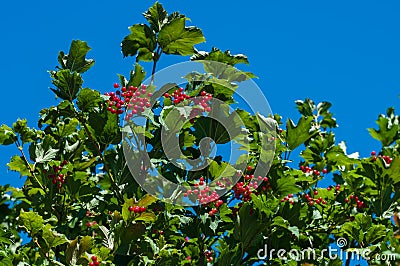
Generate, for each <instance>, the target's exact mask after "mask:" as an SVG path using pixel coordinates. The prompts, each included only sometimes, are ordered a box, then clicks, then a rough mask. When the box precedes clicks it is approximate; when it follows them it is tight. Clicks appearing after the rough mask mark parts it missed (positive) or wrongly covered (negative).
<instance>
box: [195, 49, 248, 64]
mask: <svg viewBox="0 0 400 266" xmlns="http://www.w3.org/2000/svg"><path fill="white" fill-rule="evenodd" d="M190 59H191V60H193V61H196V60H206V61H216V62H221V63H224V64H228V65H231V66H234V65H237V64H246V65H248V64H249V61H248V59H247V56H245V55H243V54H236V55H232V54H231V52H230V51H229V50H226V51H225V52H222V51H221V50H220V49H218V48H216V47H213V48H212V49H211V52H199V51H196V53H195V54H194V55H193V56H192V57H191V58H190Z"/></svg>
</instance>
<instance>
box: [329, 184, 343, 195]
mask: <svg viewBox="0 0 400 266" xmlns="http://www.w3.org/2000/svg"><path fill="white" fill-rule="evenodd" d="M332 188H333V186H329V187H328V188H327V190H328V191H331V190H332ZM340 188H341V186H340V184H337V185H336V186H335V193H337V192H339V190H340Z"/></svg>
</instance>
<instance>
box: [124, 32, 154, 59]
mask: <svg viewBox="0 0 400 266" xmlns="http://www.w3.org/2000/svg"><path fill="white" fill-rule="evenodd" d="M129 30H130V32H131V33H130V34H129V35H127V36H126V37H125V38H124V40H123V41H122V44H121V47H122V54H123V55H124V56H135V55H136V54H137V58H136V61H139V60H142V61H151V60H153V51H154V49H155V48H156V36H155V34H154V32H153V31H152V30H151V29H150V28H149V27H148V26H147V25H145V24H136V25H133V26H131V27H129Z"/></svg>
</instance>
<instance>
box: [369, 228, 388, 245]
mask: <svg viewBox="0 0 400 266" xmlns="http://www.w3.org/2000/svg"><path fill="white" fill-rule="evenodd" d="M386 235H387V231H386V227H385V226H384V225H383V224H379V225H375V224H374V225H372V226H371V227H370V228H369V229H368V231H367V233H366V235H365V241H366V243H365V244H367V245H368V244H374V243H375V242H376V241H378V240H379V239H381V238H383V237H385V236H386Z"/></svg>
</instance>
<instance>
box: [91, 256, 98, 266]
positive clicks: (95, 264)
mask: <svg viewBox="0 0 400 266" xmlns="http://www.w3.org/2000/svg"><path fill="white" fill-rule="evenodd" d="M91 259H92V261H91V262H90V263H89V266H99V265H100V261H98V260H97V256H92V258H91Z"/></svg>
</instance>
